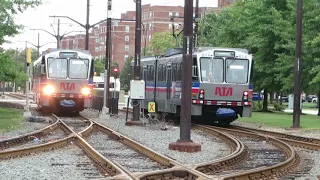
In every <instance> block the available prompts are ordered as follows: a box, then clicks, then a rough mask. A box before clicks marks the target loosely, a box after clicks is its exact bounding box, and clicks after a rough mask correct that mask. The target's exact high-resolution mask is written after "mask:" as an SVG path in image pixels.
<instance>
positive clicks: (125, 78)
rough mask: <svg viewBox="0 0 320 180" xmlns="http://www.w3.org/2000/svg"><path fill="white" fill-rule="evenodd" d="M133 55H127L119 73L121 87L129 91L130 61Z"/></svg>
mask: <svg viewBox="0 0 320 180" xmlns="http://www.w3.org/2000/svg"><path fill="white" fill-rule="evenodd" d="M132 60H133V57H129V58H128V60H127V61H126V63H125V64H124V67H123V69H122V71H121V73H120V82H121V89H123V90H125V91H129V88H130V79H131V65H130V64H131V61H132Z"/></svg>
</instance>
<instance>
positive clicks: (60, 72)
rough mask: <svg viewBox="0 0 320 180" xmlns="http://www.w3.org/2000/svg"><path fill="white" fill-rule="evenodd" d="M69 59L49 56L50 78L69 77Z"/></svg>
mask: <svg viewBox="0 0 320 180" xmlns="http://www.w3.org/2000/svg"><path fill="white" fill-rule="evenodd" d="M67 63H68V61H67V59H64V58H58V59H56V58H48V69H49V72H48V76H49V77H50V78H67V67H68V66H67V65H68V64H67Z"/></svg>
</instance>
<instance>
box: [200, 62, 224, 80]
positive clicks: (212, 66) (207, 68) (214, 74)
mask: <svg viewBox="0 0 320 180" xmlns="http://www.w3.org/2000/svg"><path fill="white" fill-rule="evenodd" d="M200 68H201V79H202V81H203V82H211V83H222V82H223V59H222V58H210V57H202V58H200Z"/></svg>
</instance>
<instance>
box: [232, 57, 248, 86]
mask: <svg viewBox="0 0 320 180" xmlns="http://www.w3.org/2000/svg"><path fill="white" fill-rule="evenodd" d="M248 69H249V60H247V59H227V60H226V82H227V83H237V84H246V83H248V72H249V70H248Z"/></svg>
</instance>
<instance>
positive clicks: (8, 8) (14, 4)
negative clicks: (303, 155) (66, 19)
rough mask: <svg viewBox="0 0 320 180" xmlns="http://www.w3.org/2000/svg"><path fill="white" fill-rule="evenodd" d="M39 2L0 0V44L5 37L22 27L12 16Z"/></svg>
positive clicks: (31, 0) (11, 35)
mask: <svg viewBox="0 0 320 180" xmlns="http://www.w3.org/2000/svg"><path fill="white" fill-rule="evenodd" d="M40 2H41V1H40V0H16V1H13V0H0V45H1V44H3V43H4V42H5V37H13V36H15V35H16V34H18V33H19V30H21V29H22V26H21V25H18V24H16V22H15V20H14V16H15V15H17V14H19V13H23V12H24V11H25V10H26V9H28V8H30V7H32V8H33V7H35V6H37V5H39V4H40Z"/></svg>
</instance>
